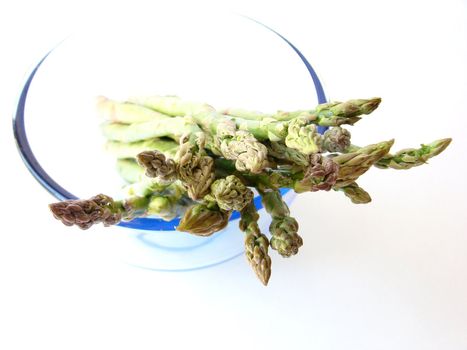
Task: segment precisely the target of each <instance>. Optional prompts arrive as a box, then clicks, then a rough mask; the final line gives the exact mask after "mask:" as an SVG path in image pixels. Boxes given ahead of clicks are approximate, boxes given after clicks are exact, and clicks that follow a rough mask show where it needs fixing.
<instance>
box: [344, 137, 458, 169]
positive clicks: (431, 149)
mask: <svg viewBox="0 0 467 350" xmlns="http://www.w3.org/2000/svg"><path fill="white" fill-rule="evenodd" d="M451 141H452V139H451V138H446V139H440V140H436V141H433V142H431V143H429V144H426V145H425V144H422V145H421V147H420V148H418V149H416V148H407V149H403V150H400V151H398V152H397V153H396V154H394V155H393V154H387V155H385V156H384V157H382V158H381V159H380V160H378V161H377V162H376V163H375V167H377V168H380V169H389V168H391V169H396V170H407V169H410V168H413V167H416V166H420V165H423V164H426V163H427V160H428V159H430V158H432V157H435V156H437V155H438V154H440V153H441V152H443V151H444V150H445V149H446V148H447V147H448V146H449V144H450V143H451ZM359 149H361V147H359V146H356V145H350V146H349V147H348V148H347V149H346V150H345V152H346V153H352V152H356V151H358V150H359Z"/></svg>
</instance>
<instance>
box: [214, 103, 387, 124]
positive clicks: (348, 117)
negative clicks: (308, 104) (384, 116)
mask: <svg viewBox="0 0 467 350" xmlns="http://www.w3.org/2000/svg"><path fill="white" fill-rule="evenodd" d="M380 102H381V99H380V98H379V97H375V98H371V99H367V100H364V99H359V100H349V101H346V102H330V103H324V104H320V105H318V106H317V107H316V109H315V110H299V111H293V112H283V111H278V112H277V113H275V114H264V113H261V112H254V111H253V112H252V111H247V110H244V109H237V108H229V109H225V110H223V111H222V113H223V114H227V115H231V116H235V117H238V118H242V119H249V120H264V119H268V118H272V119H275V120H278V121H289V120H292V119H295V118H305V119H307V120H308V121H309V122H311V123H314V124H316V125H320V126H339V125H342V124H350V125H353V124H355V123H356V122H357V121H358V120H360V119H361V118H360V116H361V115H363V114H370V113H371V112H373V111H374V110H375V109H376V108H377V107H378V106H379V104H380Z"/></svg>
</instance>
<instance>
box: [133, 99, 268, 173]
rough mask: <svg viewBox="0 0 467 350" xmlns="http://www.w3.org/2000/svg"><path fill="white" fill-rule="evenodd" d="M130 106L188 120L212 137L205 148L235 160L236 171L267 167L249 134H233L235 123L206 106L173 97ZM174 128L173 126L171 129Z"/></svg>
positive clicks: (262, 151) (264, 155) (260, 148)
mask: <svg viewBox="0 0 467 350" xmlns="http://www.w3.org/2000/svg"><path fill="white" fill-rule="evenodd" d="M130 101H131V102H133V103H138V104H141V105H142V106H145V107H148V108H152V109H154V110H156V111H159V112H162V113H165V114H168V115H171V116H180V115H183V116H190V117H191V118H192V120H193V121H195V122H196V123H197V124H198V125H199V126H200V127H201V128H202V129H203V130H204V131H205V132H206V133H209V134H210V135H211V136H212V137H211V138H210V140H211V142H208V143H207V145H206V147H207V148H209V149H211V150H212V151H213V152H214V153H216V151H218V152H220V154H218V155H222V156H223V157H225V158H227V159H231V160H235V162H236V167H237V169H238V170H240V171H246V170H248V171H251V172H254V173H255V172H259V171H261V170H262V169H263V168H264V167H266V165H267V149H266V147H265V146H264V145H263V144H262V143H260V142H259V141H258V140H257V139H256V138H255V137H254V136H253V135H252V134H251V133H250V132H249V131H237V127H236V124H235V122H234V121H233V120H232V119H231V118H228V117H226V116H224V115H222V114H220V113H218V112H216V110H215V109H214V108H213V107H212V106H210V105H207V104H200V103H196V102H190V101H183V100H181V99H180V98H178V97H175V96H151V97H141V98H132V99H130ZM174 127H175V126H174Z"/></svg>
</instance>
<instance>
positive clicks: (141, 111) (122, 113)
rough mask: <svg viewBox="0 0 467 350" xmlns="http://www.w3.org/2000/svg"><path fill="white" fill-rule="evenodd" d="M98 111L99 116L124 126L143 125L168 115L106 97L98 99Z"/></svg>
mask: <svg viewBox="0 0 467 350" xmlns="http://www.w3.org/2000/svg"><path fill="white" fill-rule="evenodd" d="M96 109H97V113H98V115H99V116H101V117H102V118H103V119H105V120H109V121H111V122H118V123H124V124H132V123H141V122H147V121H151V120H157V119H160V118H161V117H167V115H165V114H162V113H160V112H157V111H154V110H152V109H150V108H146V107H143V106H140V105H137V104H134V103H121V102H117V101H113V100H110V99H108V98H107V97H104V96H99V97H97V99H96Z"/></svg>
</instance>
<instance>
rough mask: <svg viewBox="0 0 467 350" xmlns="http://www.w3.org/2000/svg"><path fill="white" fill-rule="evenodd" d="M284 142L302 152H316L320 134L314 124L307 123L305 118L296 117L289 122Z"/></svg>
mask: <svg viewBox="0 0 467 350" xmlns="http://www.w3.org/2000/svg"><path fill="white" fill-rule="evenodd" d="M285 144H286V145H287V147H291V148H295V149H297V150H299V151H300V152H301V153H304V154H311V153H317V152H319V151H320V144H321V135H320V134H319V133H318V129H317V128H316V125H313V124H308V123H307V121H306V120H305V119H302V118H296V119H293V120H291V121H290V122H289V126H288V129H287V136H286V138H285Z"/></svg>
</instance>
